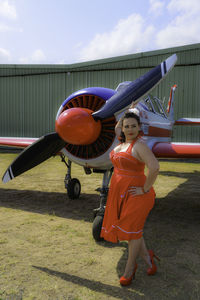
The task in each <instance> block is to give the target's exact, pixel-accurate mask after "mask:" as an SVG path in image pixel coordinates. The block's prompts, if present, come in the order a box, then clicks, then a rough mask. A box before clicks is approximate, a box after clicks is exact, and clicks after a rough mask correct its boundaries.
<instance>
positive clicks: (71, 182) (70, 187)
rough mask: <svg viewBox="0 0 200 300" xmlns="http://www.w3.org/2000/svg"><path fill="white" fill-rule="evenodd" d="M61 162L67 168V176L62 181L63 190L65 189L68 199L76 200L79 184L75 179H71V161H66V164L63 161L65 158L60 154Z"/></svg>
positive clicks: (79, 188) (79, 189)
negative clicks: (63, 184)
mask: <svg viewBox="0 0 200 300" xmlns="http://www.w3.org/2000/svg"><path fill="white" fill-rule="evenodd" d="M61 160H62V162H64V163H65V165H66V166H67V174H66V176H65V179H64V183H65V188H66V189H67V195H68V197H69V198H70V199H77V198H79V196H80V193H81V184H80V181H79V180H78V179H77V178H71V165H72V162H71V160H69V159H68V163H67V162H66V160H65V156H64V155H62V154H61Z"/></svg>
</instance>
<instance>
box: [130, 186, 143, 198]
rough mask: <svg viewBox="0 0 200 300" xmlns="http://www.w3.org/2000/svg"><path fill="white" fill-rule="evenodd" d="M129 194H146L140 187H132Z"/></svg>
mask: <svg viewBox="0 0 200 300" xmlns="http://www.w3.org/2000/svg"><path fill="white" fill-rule="evenodd" d="M128 192H129V194H131V195H133V196H136V195H143V194H144V193H143V190H142V187H140V186H130V187H129V188H128Z"/></svg>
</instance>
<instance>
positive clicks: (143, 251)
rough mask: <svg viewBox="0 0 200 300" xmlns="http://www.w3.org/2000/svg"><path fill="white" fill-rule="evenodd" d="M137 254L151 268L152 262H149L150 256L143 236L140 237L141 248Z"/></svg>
mask: <svg viewBox="0 0 200 300" xmlns="http://www.w3.org/2000/svg"><path fill="white" fill-rule="evenodd" d="M139 255H140V256H141V257H142V258H143V259H144V261H145V262H146V264H147V265H148V266H149V267H150V268H152V263H151V258H150V256H149V252H148V250H147V247H146V244H145V241H144V238H143V237H142V238H141V248H140V251H139Z"/></svg>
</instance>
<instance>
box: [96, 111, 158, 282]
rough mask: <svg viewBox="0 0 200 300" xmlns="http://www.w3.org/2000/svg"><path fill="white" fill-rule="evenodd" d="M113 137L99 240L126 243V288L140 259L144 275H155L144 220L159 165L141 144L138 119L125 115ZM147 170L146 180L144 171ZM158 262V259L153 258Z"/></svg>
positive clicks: (142, 142)
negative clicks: (111, 170)
mask: <svg viewBox="0 0 200 300" xmlns="http://www.w3.org/2000/svg"><path fill="white" fill-rule="evenodd" d="M115 130H116V135H117V136H121V141H122V143H120V144H119V145H118V146H117V147H116V148H115V149H114V150H113V151H111V153H110V158H111V161H112V163H113V165H114V173H113V176H112V178H111V183H110V189H109V193H108V199H107V204H106V209H105V215H104V220H103V224H102V230H101V237H103V238H104V239H105V240H108V241H110V242H113V243H117V242H118V241H119V240H120V241H123V240H127V241H128V260H127V263H126V267H125V271H124V274H123V276H122V277H121V278H120V284H121V285H129V284H130V283H131V281H132V279H133V278H134V275H135V272H136V269H137V264H136V258H137V257H138V256H139V255H140V256H141V257H142V258H143V259H144V260H145V262H146V263H147V265H148V270H147V274H148V275H153V274H155V273H156V270H157V267H156V265H155V263H154V257H156V256H155V254H154V253H153V251H152V250H149V251H148V250H147V248H146V245H145V241H144V238H143V227H144V224H145V220H146V218H147V216H148V214H149V212H150V210H151V209H152V208H153V206H154V201H155V192H154V189H153V187H152V185H153V184H154V182H155V180H156V177H157V175H158V172H159V163H158V161H157V159H156V158H155V156H154V154H153V153H152V151H151V150H150V149H149V148H148V146H147V145H146V144H145V143H144V141H143V140H142V138H141V136H140V134H139V132H140V119H139V117H138V115H137V114H135V113H132V112H127V113H126V114H125V115H124V117H123V118H121V119H120V120H119V122H118V123H117V125H116V127H115ZM145 165H146V167H147V176H145V175H144V167H145ZM156 258H157V257H156Z"/></svg>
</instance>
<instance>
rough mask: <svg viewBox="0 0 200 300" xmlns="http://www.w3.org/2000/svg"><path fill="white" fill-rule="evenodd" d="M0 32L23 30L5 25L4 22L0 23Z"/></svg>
mask: <svg viewBox="0 0 200 300" xmlns="http://www.w3.org/2000/svg"><path fill="white" fill-rule="evenodd" d="M0 32H23V29H22V28H20V27H13V26H7V25H5V24H0Z"/></svg>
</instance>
